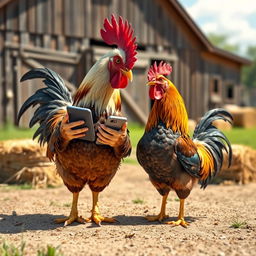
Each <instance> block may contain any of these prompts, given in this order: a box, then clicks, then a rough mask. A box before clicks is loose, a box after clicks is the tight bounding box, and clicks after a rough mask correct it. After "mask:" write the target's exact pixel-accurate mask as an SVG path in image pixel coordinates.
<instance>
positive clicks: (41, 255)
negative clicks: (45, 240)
mask: <svg viewBox="0 0 256 256" xmlns="http://www.w3.org/2000/svg"><path fill="white" fill-rule="evenodd" d="M37 256H63V254H62V253H61V252H60V251H59V247H53V246H51V245H47V248H46V249H41V250H38V251H37Z"/></svg>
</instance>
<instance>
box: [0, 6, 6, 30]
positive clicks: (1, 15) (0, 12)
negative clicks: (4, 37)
mask: <svg viewBox="0 0 256 256" xmlns="http://www.w3.org/2000/svg"><path fill="white" fill-rule="evenodd" d="M5 13H6V12H5V9H4V8H2V9H0V31H1V30H5Z"/></svg>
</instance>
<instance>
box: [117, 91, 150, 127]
mask: <svg viewBox="0 0 256 256" xmlns="http://www.w3.org/2000/svg"><path fill="white" fill-rule="evenodd" d="M121 96H122V99H123V100H124V102H125V103H126V104H127V105H128V106H129V108H130V109H131V111H132V112H133V114H134V115H135V116H136V117H137V118H138V120H139V121H140V122H141V123H142V124H143V125H146V123H147V116H146V115H145V114H144V113H143V112H142V111H141V109H140V107H139V106H138V104H137V103H136V102H135V101H134V100H133V98H132V97H131V96H130V95H129V94H128V92H126V91H125V90H121Z"/></svg>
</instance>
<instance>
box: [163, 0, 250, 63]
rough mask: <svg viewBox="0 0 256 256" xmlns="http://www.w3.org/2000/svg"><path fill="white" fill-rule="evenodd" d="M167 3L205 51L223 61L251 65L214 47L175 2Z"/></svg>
mask: <svg viewBox="0 0 256 256" xmlns="http://www.w3.org/2000/svg"><path fill="white" fill-rule="evenodd" d="M167 1H168V2H169V3H170V4H171V5H172V6H173V8H175V10H176V11H177V12H178V13H179V15H180V16H181V17H182V19H183V20H184V22H185V23H186V24H187V25H188V26H189V28H190V29H191V30H192V31H193V32H194V34H195V35H196V36H197V37H198V39H199V40H200V41H201V43H202V44H203V45H204V46H205V47H206V49H207V51H209V52H210V53H213V54H215V55H217V56H219V57H221V58H223V59H229V60H232V61H234V62H237V63H240V64H246V65H249V64H251V61H250V60H249V59H247V58H244V57H241V56H238V55H236V54H233V53H231V52H228V51H225V50H222V49H220V48H218V47H216V46H214V45H213V44H212V43H211V42H210V41H209V40H208V38H207V37H206V36H205V35H204V33H203V32H202V30H201V29H200V28H199V27H198V26H197V24H196V23H195V22H194V20H193V19H192V18H191V17H190V15H189V14H188V13H187V12H186V10H185V9H184V8H183V7H182V5H181V4H180V3H179V2H178V1H177V0H167Z"/></svg>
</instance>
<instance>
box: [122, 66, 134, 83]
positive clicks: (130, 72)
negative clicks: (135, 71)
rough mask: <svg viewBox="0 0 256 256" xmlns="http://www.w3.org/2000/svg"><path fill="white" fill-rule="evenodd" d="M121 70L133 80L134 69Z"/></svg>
mask: <svg viewBox="0 0 256 256" xmlns="http://www.w3.org/2000/svg"><path fill="white" fill-rule="evenodd" d="M121 72H122V74H123V75H125V76H127V78H128V79H129V80H130V81H131V82H132V79H133V75H132V71H131V70H124V69H121Z"/></svg>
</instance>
